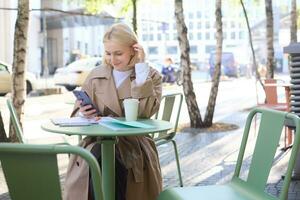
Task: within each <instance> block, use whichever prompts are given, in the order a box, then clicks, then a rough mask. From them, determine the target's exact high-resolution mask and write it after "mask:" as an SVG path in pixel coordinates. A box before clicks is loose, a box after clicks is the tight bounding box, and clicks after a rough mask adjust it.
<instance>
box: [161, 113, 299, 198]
mask: <svg viewBox="0 0 300 200" xmlns="http://www.w3.org/2000/svg"><path fill="white" fill-rule="evenodd" d="M259 113H260V114H261V121H260V126H259V130H258V135H257V139H256V144H255V148H254V151H253V155H252V161H251V164H250V167H249V172H248V177H247V178H246V180H243V179H242V178H240V171H241V166H242V162H243V157H244V153H245V149H246V145H247V140H248V135H249V130H250V127H251V122H252V120H253V118H254V116H255V115H256V114H259ZM286 121H289V123H290V124H293V125H294V126H295V140H294V144H293V146H292V151H291V156H290V159H289V161H288V166H287V171H286V174H285V179H284V182H283V185H282V188H281V193H280V195H279V197H278V198H277V197H274V196H272V195H270V194H268V193H267V191H266V190H265V187H266V183H267V180H268V177H269V174H270V170H271V168H272V163H273V160H274V157H275V153H276V149H277V146H278V141H279V140H280V136H281V133H282V129H283V128H284V126H285V123H286ZM299 144H300V118H299V117H298V116H296V115H295V114H291V113H287V112H282V111H276V110H270V109H263V108H256V109H254V110H252V111H251V112H250V114H249V116H248V118H247V121H246V126H245V129H244V135H243V138H242V142H241V147H240V151H239V155H238V159H237V163H236V168H235V171H234V175H233V178H232V179H231V181H230V182H229V183H228V184H226V185H212V186H198V187H197V186H195V187H183V188H182V187H178V188H169V189H166V190H164V191H163V192H162V193H161V194H160V195H159V198H158V200H170V199H172V200H179V199H180V200H184V199H188V200H201V199H205V200H206V199H222V200H240V199H241V200H262V199H266V200H267V199H268V200H271V199H272V200H275V199H280V200H285V199H287V195H288V189H289V184H290V181H291V174H292V171H293V168H294V165H295V160H296V157H297V153H298V150H299Z"/></svg>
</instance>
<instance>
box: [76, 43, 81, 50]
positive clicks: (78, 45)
mask: <svg viewBox="0 0 300 200" xmlns="http://www.w3.org/2000/svg"><path fill="white" fill-rule="evenodd" d="M77 49H78V50H80V49H81V43H80V41H77Z"/></svg>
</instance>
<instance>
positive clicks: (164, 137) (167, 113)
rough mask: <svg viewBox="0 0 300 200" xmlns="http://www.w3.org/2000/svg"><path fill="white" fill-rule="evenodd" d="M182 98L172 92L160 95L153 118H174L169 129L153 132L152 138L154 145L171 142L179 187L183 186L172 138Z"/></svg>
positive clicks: (168, 119)
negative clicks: (159, 104)
mask: <svg viewBox="0 0 300 200" xmlns="http://www.w3.org/2000/svg"><path fill="white" fill-rule="evenodd" d="M182 100H183V95H182V94H181V93H174V94H168V95H164V96H162V99H161V106H160V109H159V111H158V112H157V113H156V115H155V119H161V120H165V121H171V120H173V119H174V120H173V121H174V128H173V129H172V130H171V131H164V132H160V133H156V134H153V139H154V141H155V144H156V146H159V145H162V144H166V143H169V142H172V144H173V147H174V152H175V158H176V165H177V173H178V178H179V183H180V186H181V187H182V186H183V181H182V176H181V170H180V163H179V156H178V151H177V145H176V141H175V140H174V139H173V138H174V137H175V135H176V131H177V126H178V120H179V115H180V110H181V105H182ZM175 105H176V106H177V107H176V108H175V107H174V106H175ZM172 116H174V118H172Z"/></svg>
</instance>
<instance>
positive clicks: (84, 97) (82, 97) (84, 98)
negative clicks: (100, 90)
mask: <svg viewBox="0 0 300 200" xmlns="http://www.w3.org/2000/svg"><path fill="white" fill-rule="evenodd" d="M73 94H74V95H75V97H76V99H77V100H79V101H81V106H86V105H92V108H91V109H96V110H97V112H98V109H97V108H96V106H94V104H93V102H92V100H91V98H90V97H89V96H88V94H87V93H86V92H85V91H82V90H74V91H73Z"/></svg>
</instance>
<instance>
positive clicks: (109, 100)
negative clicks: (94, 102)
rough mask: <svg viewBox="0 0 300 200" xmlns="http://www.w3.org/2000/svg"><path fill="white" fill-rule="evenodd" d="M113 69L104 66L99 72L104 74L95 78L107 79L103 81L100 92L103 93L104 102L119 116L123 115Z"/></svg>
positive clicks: (102, 99)
mask: <svg viewBox="0 0 300 200" xmlns="http://www.w3.org/2000/svg"><path fill="white" fill-rule="evenodd" d="M111 73H112V70H111V68H110V67H109V66H104V67H103V68H102V71H101V72H100V73H99V74H101V75H102V76H95V77H94V78H105V79H106V80H105V81H101V85H99V86H97V87H99V92H101V93H103V95H102V96H101V101H102V103H103V104H104V105H105V106H106V107H108V108H109V109H110V110H111V111H113V112H114V113H115V114H117V115H118V116H122V109H121V106H120V103H119V97H118V94H117V90H116V87H115V82H114V79H113V76H112V74H111Z"/></svg>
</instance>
